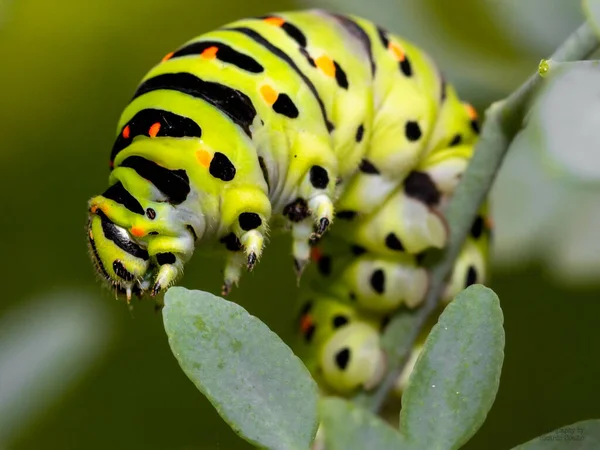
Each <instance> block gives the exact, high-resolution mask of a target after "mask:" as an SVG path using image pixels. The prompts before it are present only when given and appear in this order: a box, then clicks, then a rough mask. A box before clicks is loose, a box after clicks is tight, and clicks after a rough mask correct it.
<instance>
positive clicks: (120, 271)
mask: <svg viewBox="0 0 600 450" xmlns="http://www.w3.org/2000/svg"><path fill="white" fill-rule="evenodd" d="M113 270H114V271H115V273H116V274H117V276H118V277H119V278H122V279H124V280H125V281H133V279H134V278H135V276H134V275H133V274H132V273H131V272H129V271H128V270H127V269H126V268H125V266H124V265H123V263H122V262H121V261H119V260H118V259H116V260H114V261H113Z"/></svg>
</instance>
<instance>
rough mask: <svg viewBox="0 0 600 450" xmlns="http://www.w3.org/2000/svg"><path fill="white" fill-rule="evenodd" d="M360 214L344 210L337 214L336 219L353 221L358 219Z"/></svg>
mask: <svg viewBox="0 0 600 450" xmlns="http://www.w3.org/2000/svg"><path fill="white" fill-rule="evenodd" d="M357 214H358V213H357V212H356V211H350V210H343V211H338V212H336V213H335V217H337V218H338V219H343V220H352V219H354V218H355V217H356V215H357Z"/></svg>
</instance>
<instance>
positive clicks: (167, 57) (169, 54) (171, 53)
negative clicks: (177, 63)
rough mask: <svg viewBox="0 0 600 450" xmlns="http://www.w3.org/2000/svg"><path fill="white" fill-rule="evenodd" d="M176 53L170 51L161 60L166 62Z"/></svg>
mask: <svg viewBox="0 0 600 450" xmlns="http://www.w3.org/2000/svg"><path fill="white" fill-rule="evenodd" d="M174 54H175V52H169V53H167V54H166V55H165V56H164V58H163V59H162V60H161V61H162V62H165V61H167V60H168V59H171V56H173V55H174Z"/></svg>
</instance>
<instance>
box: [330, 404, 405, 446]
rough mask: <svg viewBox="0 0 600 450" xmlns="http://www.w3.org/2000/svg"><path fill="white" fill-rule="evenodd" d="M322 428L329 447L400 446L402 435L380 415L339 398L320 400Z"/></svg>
mask: <svg viewBox="0 0 600 450" xmlns="http://www.w3.org/2000/svg"><path fill="white" fill-rule="evenodd" d="M320 410H321V421H322V432H323V434H324V438H325V448H326V449H327V450H365V449H373V450H401V449H403V448H408V447H406V446H405V443H404V442H403V439H402V436H401V435H400V433H398V432H397V431H396V430H395V429H393V428H392V427H391V426H390V425H388V424H387V423H385V422H384V421H383V420H381V419H380V418H379V417H377V416H375V415H374V414H372V413H371V412H369V411H367V410H366V409H363V408H361V407H359V406H357V405H356V404H354V403H352V402H349V401H347V400H342V399H340V398H335V397H329V398H324V399H323V400H321V406H320Z"/></svg>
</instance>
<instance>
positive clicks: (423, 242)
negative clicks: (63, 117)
mask: <svg viewBox="0 0 600 450" xmlns="http://www.w3.org/2000/svg"><path fill="white" fill-rule="evenodd" d="M236 28H237V29H238V30H237V31H236V30H232V29H236ZM240 28H242V29H243V30H244V31H239V29H240ZM248 30H250V31H248ZM255 33H258V35H260V37H261V39H256V37H255ZM253 36H254V37H253ZM206 41H210V42H217V43H219V45H217V46H216V47H215V48H207V49H205V50H204V51H202V52H201V53H197V54H187V55H186V56H179V57H177V52H176V53H175V56H174V55H172V54H170V55H167V56H166V57H165V59H164V60H163V61H162V62H161V63H160V64H158V65H157V66H156V67H154V68H153V69H152V70H151V71H150V72H149V73H148V74H147V75H146V77H145V78H144V79H143V81H142V83H144V82H148V80H150V81H149V83H150V84H152V82H153V79H154V78H156V77H160V76H163V77H162V78H161V79H164V75H165V74H174V73H187V74H192V75H193V76H195V77H198V78H200V79H202V80H204V81H205V82H215V83H219V84H220V85H223V86H226V87H228V88H230V89H234V90H235V92H238V93H242V94H243V95H244V96H246V98H247V100H248V101H249V102H251V106H252V108H253V109H254V110H255V112H256V114H255V116H253V117H252V122H251V123H246V126H247V129H246V130H244V126H243V125H240V122H239V121H238V122H236V121H235V120H232V114H233V115H234V116H235V115H236V114H238V112H239V111H241V110H243V109H244V108H241V109H240V108H233V109H232V107H231V104H229V106H227V102H228V101H229V100H227V98H224V97H223V96H221V100H223V101H224V103H223V102H222V103H219V105H215V104H214V103H213V104H211V102H210V101H206V99H202V98H199V97H198V96H197V95H196V96H195V95H194V94H191V93H190V91H189V89H188V90H187V91H186V90H185V89H183V88H181V89H174V88H173V86H169V87H168V88H167V87H165V86H164V85H162V87H161V86H159V87H158V88H157V87H156V83H155V85H154V88H153V89H152V90H146V91H144V92H142V93H141V95H138V96H136V97H135V98H134V99H133V100H132V101H131V103H130V104H129V105H128V106H127V108H126V109H125V111H124V112H123V115H122V117H121V119H120V122H119V126H118V139H117V141H119V139H121V141H123V140H126V142H127V145H126V146H125V147H124V148H122V149H121V150H120V151H119V152H117V153H116V154H115V153H114V154H113V156H114V161H112V164H113V167H114V170H113V171H112V173H111V176H110V180H109V184H110V185H111V186H113V185H115V184H116V183H118V182H120V183H121V184H122V186H123V187H124V189H125V190H126V191H127V192H129V193H130V194H131V195H132V196H133V197H134V198H135V200H137V202H139V205H138V206H137V212H134V211H132V204H131V202H129V204H128V205H126V203H127V202H126V201H124V200H123V198H122V196H121V197H119V196H118V195H117V196H116V197H119V198H117V199H116V200H115V198H116V197H115V195H108V194H106V193H105V194H104V195H100V196H97V197H94V198H92V199H91V200H90V204H89V208H90V221H89V242H90V249H91V253H92V259H93V261H94V262H95V264H96V267H97V268H98V271H99V273H100V274H101V276H102V277H104V278H106V280H107V281H108V282H109V284H111V285H112V286H114V287H115V288H116V290H117V291H118V292H120V293H123V294H125V295H126V296H127V297H128V298H129V297H130V296H131V294H132V292H133V293H138V294H139V295H143V294H144V293H145V292H147V291H149V292H150V294H151V295H156V294H158V293H160V292H162V291H164V290H165V289H167V288H168V287H169V286H171V285H172V284H173V283H175V282H176V281H177V279H178V278H179V277H180V276H181V274H182V272H183V266H184V264H185V262H187V261H188V260H189V258H190V257H191V255H192V253H193V251H194V249H195V248H196V247H200V248H202V247H203V246H205V245H206V244H209V243H215V242H219V241H222V242H225V243H227V245H228V248H229V251H228V252H227V255H228V256H227V263H226V268H225V280H224V288H223V291H224V293H227V292H228V291H229V289H230V288H231V286H232V285H235V284H237V282H238V280H239V278H240V275H241V272H242V269H243V268H244V266H247V268H248V269H252V267H253V266H254V264H255V263H256V261H257V260H258V258H260V256H261V254H262V250H263V245H264V240H265V236H266V234H267V232H268V231H269V228H268V227H269V226H271V227H273V228H275V227H277V228H280V227H284V228H286V227H288V228H289V229H291V232H292V236H293V248H292V253H293V256H294V260H295V266H296V270H297V272H298V274H300V273H301V272H302V271H303V269H304V267H305V266H306V265H307V263H308V262H309V260H310V257H311V245H314V243H315V242H316V240H319V238H321V236H323V238H322V239H320V240H319V242H318V244H317V246H315V247H313V250H312V255H313V259H314V260H315V261H316V264H310V265H309V266H308V271H307V273H305V274H304V276H303V283H302V285H303V291H302V295H301V302H300V307H299V313H301V317H300V318H299V323H298V327H299V329H300V330H301V333H300V339H299V346H298V352H299V353H300V354H301V355H302V357H303V359H304V361H305V362H306V364H307V366H308V367H309V369H310V370H311V372H312V373H313V375H315V377H316V378H317V379H318V380H319V381H320V382H321V384H322V386H323V388H324V389H326V390H333V391H335V392H338V393H342V394H347V393H350V392H352V391H353V390H355V389H356V388H358V387H360V386H363V387H367V388H368V387H371V386H374V385H375V384H376V383H377V382H378V381H379V378H380V376H381V374H382V373H383V368H384V365H385V357H384V355H383V353H382V351H381V349H380V344H379V333H380V329H381V324H382V321H383V320H384V319H385V317H387V316H389V315H390V314H391V313H392V312H394V311H395V310H397V309H398V308H399V307H405V306H406V307H409V308H414V307H416V306H418V305H419V304H420V302H421V301H422V300H423V297H424V294H425V291H426V289H427V284H428V274H427V272H426V271H425V269H423V268H422V267H420V266H419V262H420V258H419V257H418V255H420V254H422V252H424V251H426V250H427V249H429V248H440V247H443V246H444V245H445V243H446V240H447V226H446V223H445V221H444V218H443V216H442V215H441V213H440V210H441V209H442V208H443V205H444V204H445V203H446V202H447V200H448V197H449V196H450V195H451V194H452V192H453V191H454V188H455V187H456V185H457V183H458V181H459V179H460V175H461V174H462V172H463V171H464V169H465V167H466V164H467V162H468V160H469V158H470V157H471V153H472V151H473V144H474V142H475V139H476V131H477V126H476V117H475V115H474V111H473V109H472V108H471V107H470V106H468V105H465V104H463V103H462V102H461V101H460V100H459V99H458V97H457V96H456V93H455V91H454V89H453V88H452V87H451V86H449V85H447V84H446V83H445V82H444V80H443V79H442V77H441V74H440V72H439V71H438V69H437V68H436V67H435V65H434V64H433V63H432V61H431V60H430V59H429V58H428V57H427V56H426V55H425V54H424V53H423V52H421V51H420V50H418V49H417V48H416V47H414V46H413V45H412V44H410V43H409V42H407V41H404V40H402V39H400V38H398V37H396V36H394V35H392V34H389V33H387V32H385V31H384V30H382V29H380V28H377V27H376V26H375V25H374V24H372V23H371V22H369V21H366V20H364V19H361V18H358V17H345V18H341V17H339V16H334V15H332V14H330V13H327V12H324V11H319V10H312V11H303V12H290V13H277V14H273V15H270V16H267V17H265V18H251V19H244V20H241V21H238V22H235V23H232V24H228V25H226V26H224V27H222V28H220V29H217V30H215V31H212V32H210V33H206V34H203V35H201V36H199V37H197V38H195V39H193V40H191V41H189V42H188V43H187V44H186V45H184V46H183V47H182V48H190V45H191V46H192V47H193V46H194V45H198V43H199V42H206ZM265 42H266V44H265ZM222 45H226V46H228V48H229V49H233V50H234V51H236V52H239V53H241V54H243V55H246V56H250V57H251V58H252V59H253V60H254V62H256V63H258V65H259V66H262V68H263V69H264V70H262V71H251V70H246V69H244V68H242V67H241V66H240V65H239V64H237V63H232V62H231V61H230V60H228V58H227V57H226V51H225V50H224V47H222ZM273 46H274V47H276V50H273ZM180 50H181V49H180ZM282 54H283V56H282ZM293 66H295V67H293ZM170 80H171V82H172V78H171V79H170ZM178 82H181V79H179V81H178ZM311 83H312V86H314V89H313V90H311V86H310V84H311ZM159 85H160V83H159ZM142 86H144V84H142ZM180 87H182V86H180ZM188 87H189V86H188ZM229 92H231V91H229ZM211 95H212V94H211ZM215 95H216V94H215ZM236 95H237V94H236ZM284 96H287V100H289V101H291V103H292V104H293V106H292V107H290V105H289V101H288V102H287V103H286V104H285V106H286V108H284V110H285V111H284V112H282V109H281V104H283V103H285V102H280V100H283V99H284V98H283V97H284ZM217 97H218V95H217ZM238 97H239V96H238ZM238 97H236V98H238ZM228 98H230V97H228ZM318 98H320V100H321V104H319V101H318ZM234 100H235V99H232V101H234ZM238 100H239V98H238ZM274 102H275V103H274ZM278 102H279V106H277V105H278ZM242 103H243V102H242ZM294 107H295V109H296V112H297V117H295V115H294V113H293V110H294ZM228 108H229V111H228V113H227V111H226V110H227V109H228ZM144 109H159V110H165V111H169V112H171V113H175V114H177V115H178V116H182V117H185V118H188V119H191V120H192V121H193V122H194V123H196V124H197V125H198V126H199V128H200V129H201V136H200V137H199V136H193V135H192V136H190V135H189V134H187V135H185V136H184V137H181V136H179V137H172V136H169V134H168V133H169V132H172V130H173V129H175V128H177V126H173V127H171V126H172V123H170V122H169V120H170V119H164V120H163V119H161V120H162V122H161V123H159V125H161V124H162V125H161V126H160V127H158V126H155V127H154V128H152V125H156V124H151V123H150V122H148V123H145V122H144V124H145V125H144V126H146V125H147V126H148V127H149V128H148V127H147V129H144V130H142V131H140V129H139V126H140V125H139V123H137V124H136V123H134V122H135V121H132V119H133V118H134V116H135V115H136V114H137V113H138V112H140V111H141V110H144ZM290 111H291V112H290ZM240 114H241V113H240ZM138 122H139V121H138ZM327 122H329V125H330V126H329V127H328V123H327ZM136 127H137V128H136ZM134 128H135V129H136V130H137V131H136V133H137V135H135V136H132V135H131V133H133V131H132V130H134ZM157 130H162V132H163V135H161V134H160V131H158V132H157ZM165 130H166V131H165ZM164 133H166V135H165V134H164ZM192 134H193V133H192ZM113 152H114V151H113ZM223 155H224V156H223ZM133 156H136V157H142V158H144V159H145V160H148V161H152V162H154V163H156V164H157V165H158V166H159V167H161V168H166V169H168V170H169V171H185V174H186V175H185V177H187V179H188V184H189V192H187V193H186V195H185V196H184V197H185V199H184V200H183V201H178V202H174V201H171V200H172V199H169V196H168V195H165V193H164V192H161V189H158V188H157V186H156V183H154V184H153V183H152V181H154V180H153V179H151V180H150V181H149V180H148V179H147V178H148V177H145V176H141V175H140V171H139V170H138V169H136V168H135V167H133V166H132V164H129V166H127V163H125V161H132V159H129V160H128V158H131V157H133ZM223 158H225V160H226V161H228V162H227V163H223ZM217 160H218V163H217ZM138 162H139V160H138ZM229 163H230V164H231V165H232V166H233V167H234V168H235V175H234V176H233V177H231V172H227V170H226V169H227V168H229V169H230V168H231V167H230V166H228V165H227V164H229ZM223 164H225V166H224V165H223ZM124 165H125V166H127V167H124ZM261 166H262V167H261ZM136 167H137V166H136ZM223 167H226V169H223ZM324 172H326V176H323V173H324ZM178 173H181V172H178ZM215 174H217V175H218V176H215ZM227 174H229V175H227ZM226 175H227V176H226ZM153 177H154V178H156V175H154V176H153ZM173 177H174V178H172V181H174V182H179V181H181V180H182V179H183V178H181V177H179V175H177V176H174V175H173ZM178 177H179V178H178ZM185 177H184V178H185ZM150 178H152V177H150ZM182 183H183V185H185V182H184V181H183V182H182ZM121 189H122V188H121ZM119 192H120V194H119V195H121V194H122V190H121V191H119ZM109 197H112V198H109ZM298 199H302V200H301V201H300V203H298V202H297V200H298ZM134 206H136V205H134ZM133 209H136V208H133ZM340 211H341V212H343V213H342V214H340V216H339V217H337V218H336V212H340ZM248 218H251V219H252V220H250V221H249V220H248ZM334 222H335V223H334ZM330 224H333V225H332V226H330ZM482 224H483V226H482V227H480V228H481V232H480V233H475V234H477V237H471V238H470V239H469V241H468V242H467V243H466V244H465V249H464V250H463V253H462V255H461V257H460V259H459V261H458V262H457V266H456V269H455V272H454V274H453V278H452V280H451V281H450V283H449V287H448V292H447V293H446V294H447V295H446V297H447V298H451V297H452V296H453V295H454V294H456V293H457V292H458V291H460V290H461V289H462V288H464V287H465V285H466V284H469V283H472V282H482V281H484V280H485V276H486V262H485V260H486V254H487V253H486V252H487V240H488V232H487V231H488V227H487V225H486V221H485V220H484V218H483V215H482V219H480V223H479V225H482ZM326 230H327V232H326ZM115 236H116V237H115ZM311 239H312V240H311ZM117 241H119V243H117ZM131 245H133V247H131ZM219 245H221V244H219ZM132 248H134V250H133V251H132V250H131V249H132ZM144 252H147V254H145V253H144ZM473 270H474V271H475V277H473V273H472V272H473ZM375 272H377V274H376V275H375ZM382 274H383V275H382ZM374 276H375V281H373V277H374ZM382 279H383V282H382V283H381V281H382ZM465 280H467V281H468V283H467V282H466V281H465ZM309 300H310V305H309V306H308V307H307V306H306V305H307V301H309ZM336 317H338V320H337V322H335V323H334V319H335V318H336ZM339 317H343V319H339ZM342 322H343V323H342ZM346 350H347V351H346ZM341 353H345V356H344V355H340V354H341ZM341 356H343V358H342V357H341ZM340 359H341V360H343V361H340Z"/></svg>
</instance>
